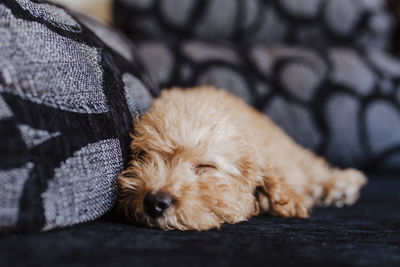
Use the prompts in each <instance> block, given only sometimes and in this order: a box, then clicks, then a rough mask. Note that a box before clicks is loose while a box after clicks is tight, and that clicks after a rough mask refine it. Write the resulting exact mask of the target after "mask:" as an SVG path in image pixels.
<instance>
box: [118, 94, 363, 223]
mask: <svg viewBox="0 0 400 267" xmlns="http://www.w3.org/2000/svg"><path fill="white" fill-rule="evenodd" d="M131 152H132V159H131V161H130V163H129V167H128V168H127V169H126V170H125V171H124V172H122V173H121V174H120V176H119V192H118V208H119V210H120V211H122V212H123V214H124V216H125V217H126V218H127V219H128V220H129V221H131V222H135V223H140V224H144V225H148V226H153V227H158V228H162V229H165V230H168V229H181V230H206V229H210V228H214V227H219V226H220V225H221V224H222V223H237V222H240V221H244V220H247V219H248V218H249V217H251V216H253V215H257V214H260V213H269V214H271V215H274V216H282V217H301V218H306V217H308V216H309V212H310V209H311V208H312V207H313V206H317V205H323V206H327V205H334V206H337V207H341V206H343V205H350V204H353V203H354V202H355V201H356V200H357V198H358V196H359V192H360V188H361V187H362V186H363V185H364V184H365V183H366V181H367V179H366V177H365V176H364V175H363V173H361V172H360V171H358V170H355V169H344V170H343V169H338V168H333V167H331V166H330V165H329V164H328V163H327V162H326V161H325V160H324V159H323V158H321V157H319V156H317V155H315V154H314V153H313V152H311V151H309V150H307V149H304V148H302V147H301V146H299V145H298V144H296V143H295V142H294V141H293V140H292V139H291V138H290V137H289V136H288V135H286V134H285V133H284V131H283V130H281V129H280V128H279V127H278V126H276V125H275V124H274V123H273V122H272V121H271V120H270V119H269V118H268V117H266V116H265V115H263V114H261V113H259V112H258V111H257V110H255V109H254V108H252V107H250V106H248V105H247V104H246V103H245V102H243V101H242V100H241V99H239V98H237V97H236V96H234V95H232V94H230V93H228V92H226V91H224V90H218V89H216V88H214V87H210V86H201V87H197V88H193V89H185V90H182V89H179V88H172V89H171V90H164V91H163V93H162V95H161V97H160V98H158V99H156V100H155V102H154V105H153V107H152V108H151V109H150V111H149V112H148V113H147V114H145V115H143V116H142V117H140V118H138V119H137V121H136V122H135V124H134V133H133V134H132V143H131Z"/></svg>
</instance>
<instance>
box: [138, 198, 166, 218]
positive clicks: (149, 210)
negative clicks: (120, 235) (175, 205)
mask: <svg viewBox="0 0 400 267" xmlns="http://www.w3.org/2000/svg"><path fill="white" fill-rule="evenodd" d="M172 202H173V199H172V197H171V196H169V195H168V194H166V193H155V194H153V193H147V194H146V195H145V197H144V200H143V209H144V212H146V214H147V215H149V216H150V217H151V218H153V219H154V218H157V217H159V216H161V215H163V213H164V212H165V211H166V210H167V209H168V208H169V207H170V206H171V205H172Z"/></svg>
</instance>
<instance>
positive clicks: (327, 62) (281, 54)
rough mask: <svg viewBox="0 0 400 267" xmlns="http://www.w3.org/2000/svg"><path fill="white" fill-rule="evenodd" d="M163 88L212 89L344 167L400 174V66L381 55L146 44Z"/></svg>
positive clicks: (141, 46)
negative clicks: (226, 93) (255, 110)
mask: <svg viewBox="0 0 400 267" xmlns="http://www.w3.org/2000/svg"><path fill="white" fill-rule="evenodd" d="M138 52H139V54H140V55H141V56H142V58H143V60H144V61H145V64H146V65H147V67H148V69H149V70H151V73H152V75H153V77H154V78H155V79H156V80H158V81H159V82H160V84H161V86H163V87H170V86H173V85H181V86H193V85H198V84H212V85H216V86H218V87H221V88H225V89H227V90H230V91H232V92H233V93H235V94H236V95H238V96H240V97H242V98H243V99H244V100H246V101H247V102H248V103H249V104H252V105H254V106H255V107H257V108H258V109H259V110H261V111H262V112H264V113H266V114H268V115H269V116H270V117H271V118H272V119H273V120H274V121H275V122H276V123H278V124H279V125H280V126H282V127H283V128H284V129H285V130H286V132H287V133H288V134H289V135H291V136H292V137H293V138H294V139H295V140H296V141H297V142H299V143H300V144H302V145H303V146H305V147H308V148H311V149H313V150H315V151H317V152H318V153H320V154H322V155H324V156H326V157H327V158H328V159H329V160H330V161H331V162H332V163H334V164H336V165H339V166H357V167H360V168H364V169H370V170H377V169H384V170H399V169H400V135H399V133H400V61H399V60H398V59H396V58H394V57H392V56H390V55H388V54H386V53H384V52H382V51H380V50H365V51H364V50H357V49H352V48H348V47H327V48H325V49H320V50H315V49H310V48H304V47H298V46H266V45H263V44H258V45H254V46H249V47H246V49H242V50H239V49H235V47H232V46H226V45H223V44H216V43H210V42H205V41H201V40H198V39H197V40H181V41H180V42H179V43H178V42H171V43H170V44H168V43H166V42H165V41H155V40H153V41H141V42H138Z"/></svg>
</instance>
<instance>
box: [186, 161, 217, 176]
mask: <svg viewBox="0 0 400 267" xmlns="http://www.w3.org/2000/svg"><path fill="white" fill-rule="evenodd" d="M192 169H193V172H194V174H196V175H200V174H203V173H205V172H209V171H213V170H216V169H217V167H215V166H214V165H212V164H210V163H196V164H195V165H194V166H193V168H192Z"/></svg>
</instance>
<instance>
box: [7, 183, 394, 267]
mask: <svg viewBox="0 0 400 267" xmlns="http://www.w3.org/2000/svg"><path fill="white" fill-rule="evenodd" d="M397 176H399V175H397ZM374 178H377V179H373V180H371V181H370V182H369V184H368V185H367V186H366V187H365V188H364V190H363V192H362V197H361V199H360V201H359V202H358V203H357V204H356V205H354V206H352V207H348V208H342V209H336V208H318V209H316V210H314V212H313V213H312V216H311V218H310V219H282V218H271V217H266V216H261V217H258V218H253V219H251V220H250V221H249V222H243V223H240V224H236V225H224V226H223V227H222V228H221V229H219V230H211V231H206V232H181V231H169V232H164V231H161V230H157V229H148V228H142V227H136V226H130V225H127V224H124V223H122V222H119V221H118V220H117V219H116V218H113V217H108V218H102V219H101V220H98V221H94V222H89V223H85V224H80V225H75V226H73V227H70V228H66V229H62V230H53V231H50V232H46V233H41V234H39V233H35V234H29V235H24V234H11V235H3V236H0V259H1V265H2V266H89V265H90V266H122V265H128V266H188V265H191V266H234V265H241V266H290V265H296V266H316V265H318V266H399V265H400V211H399V208H400V194H399V193H398V189H399V187H400V180H399V179H398V178H399V177H396V176H392V177H389V176H382V175H381V176H376V177H374Z"/></svg>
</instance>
